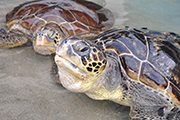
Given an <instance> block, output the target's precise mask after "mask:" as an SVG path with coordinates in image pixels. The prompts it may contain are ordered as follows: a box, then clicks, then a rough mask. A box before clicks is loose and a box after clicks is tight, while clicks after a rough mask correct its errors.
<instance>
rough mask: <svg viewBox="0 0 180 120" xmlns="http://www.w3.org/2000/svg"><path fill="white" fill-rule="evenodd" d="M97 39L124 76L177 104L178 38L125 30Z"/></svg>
mask: <svg viewBox="0 0 180 120" xmlns="http://www.w3.org/2000/svg"><path fill="white" fill-rule="evenodd" d="M97 38H99V39H98V40H97V44H99V46H100V47H101V48H102V49H104V50H105V51H106V50H108V51H109V50H113V51H116V52H117V54H118V55H119V60H120V64H121V66H122V68H123V69H124V70H122V71H121V72H122V74H123V75H124V76H128V78H131V79H132V80H136V81H139V82H142V83H144V84H146V85H148V86H150V87H152V88H154V89H156V90H159V91H161V92H162V93H163V94H165V95H167V96H168V97H169V98H170V99H171V100H172V101H175V102H177V101H180V37H179V36H178V35H177V34H173V33H165V32H156V31H154V32H153V31H148V30H144V29H135V28H129V27H125V28H121V29H114V31H113V30H112V31H111V32H109V33H108V32H107V33H105V34H102V35H100V36H98V37H97ZM104 39H108V40H104ZM118 46H119V47H118ZM178 104H179V102H178Z"/></svg>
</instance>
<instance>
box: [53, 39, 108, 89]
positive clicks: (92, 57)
mask: <svg viewBox="0 0 180 120" xmlns="http://www.w3.org/2000/svg"><path fill="white" fill-rule="evenodd" d="M55 62H56V64H57V66H58V73H59V77H60V82H61V83H62V85H63V86H64V87H65V88H67V89H68V90H70V91H73V92H85V91H87V90H89V89H90V88H91V86H92V85H93V83H96V81H97V80H98V78H99V77H100V75H101V73H102V72H103V71H104V70H105V68H106V63H107V60H106V56H105V54H104V52H103V51H102V50H101V49H100V48H99V47H98V46H96V45H95V44H93V43H91V42H89V41H87V40H84V39H82V38H79V37H76V36H70V37H67V38H66V39H64V40H63V41H62V43H61V44H60V46H59V47H58V48H57V51H56V56H55Z"/></svg>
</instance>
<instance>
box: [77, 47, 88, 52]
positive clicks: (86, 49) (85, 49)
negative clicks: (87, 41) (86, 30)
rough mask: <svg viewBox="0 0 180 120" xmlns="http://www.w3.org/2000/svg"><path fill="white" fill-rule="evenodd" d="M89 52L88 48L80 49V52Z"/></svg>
mask: <svg viewBox="0 0 180 120" xmlns="http://www.w3.org/2000/svg"><path fill="white" fill-rule="evenodd" d="M88 50H89V48H88V47H82V48H80V50H79V51H80V52H86V51H88Z"/></svg>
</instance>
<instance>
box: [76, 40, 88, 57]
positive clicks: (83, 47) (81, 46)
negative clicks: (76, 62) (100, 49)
mask: <svg viewBox="0 0 180 120" xmlns="http://www.w3.org/2000/svg"><path fill="white" fill-rule="evenodd" d="M73 47H74V49H75V51H76V52H77V53H78V54H79V55H82V56H83V55H87V54H88V53H89V51H90V49H89V46H88V45H87V44H86V43H84V42H82V41H81V42H77V43H76V44H75V45H74V46H73Z"/></svg>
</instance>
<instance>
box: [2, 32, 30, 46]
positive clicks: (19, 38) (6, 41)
mask: <svg viewBox="0 0 180 120" xmlns="http://www.w3.org/2000/svg"><path fill="white" fill-rule="evenodd" d="M27 42H28V38H27V37H26V35H24V33H22V32H21V31H17V30H12V31H5V30H4V29H0V48H12V47H17V46H21V45H23V44H25V43H27Z"/></svg>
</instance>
